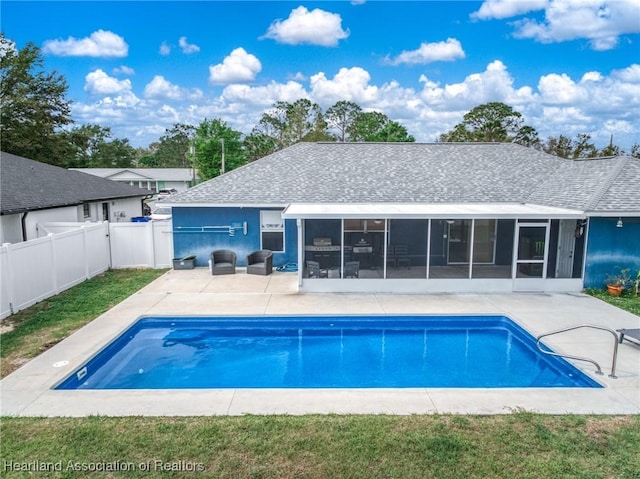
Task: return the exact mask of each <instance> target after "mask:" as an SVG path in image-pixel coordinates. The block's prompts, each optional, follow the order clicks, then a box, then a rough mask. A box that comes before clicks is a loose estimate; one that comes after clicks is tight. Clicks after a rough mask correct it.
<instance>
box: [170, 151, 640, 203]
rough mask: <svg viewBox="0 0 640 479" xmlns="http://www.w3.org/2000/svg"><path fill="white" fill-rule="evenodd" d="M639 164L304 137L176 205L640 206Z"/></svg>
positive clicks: (175, 198) (192, 191) (182, 197)
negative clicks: (621, 197) (307, 139)
mask: <svg viewBox="0 0 640 479" xmlns="http://www.w3.org/2000/svg"><path fill="white" fill-rule="evenodd" d="M639 165H640V160H638V159H636V158H631V157H618V158H608V159H601V160H588V161H587V160H585V161H570V160H565V159H561V158H558V157H555V156H552V155H548V154H546V153H543V152H540V151H537V150H534V149H531V148H526V147H523V146H520V145H517V144H510V143H434V144H427V143H298V144H296V145H293V146H291V147H289V148H286V149H283V150H281V151H278V152H276V153H274V154H272V155H269V156H266V157H264V158H262V159H260V160H257V161H255V162H253V163H249V164H248V165H245V166H243V167H241V168H237V169H235V170H232V171H230V172H228V173H226V174H224V175H222V176H219V177H217V178H214V179H211V180H209V181H207V182H204V183H201V184H200V185H198V186H195V187H193V188H191V189H189V190H187V191H185V192H182V193H179V194H177V195H174V196H172V197H171V200H170V203H171V204H173V205H176V206H180V205H202V206H205V205H220V206H224V205H263V206H267V205H274V206H276V205H278V206H283V205H288V204H292V203H311V204H313V203H317V204H340V203H368V204H378V203H398V204H409V203H421V204H436V203H475V204H481V203H531V204H540V205H546V206H554V207H562V208H574V209H580V210H591V211H597V210H609V209H615V210H616V211H618V210H620V208H631V209H632V210H633V209H634V208H635V210H634V211H637V210H638V206H637V205H638V204H639V201H640V197H639V195H640V193H639V191H640V188H638V187H637V185H638V181H640V180H639V170H638V167H639ZM611 167H613V168H611ZM634 186H635V188H634ZM618 191H620V192H624V203H625V204H624V205H622V206H621V205H620V203H619V202H618V201H616V192H618Z"/></svg>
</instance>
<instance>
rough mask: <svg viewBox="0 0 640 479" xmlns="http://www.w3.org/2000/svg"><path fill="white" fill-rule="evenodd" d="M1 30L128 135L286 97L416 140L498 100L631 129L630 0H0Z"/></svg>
mask: <svg viewBox="0 0 640 479" xmlns="http://www.w3.org/2000/svg"><path fill="white" fill-rule="evenodd" d="M2 31H3V32H4V33H5V35H6V37H7V38H8V39H10V40H13V41H14V42H15V44H16V46H17V48H22V47H24V45H25V44H26V43H27V42H33V43H35V44H36V45H37V46H38V47H40V48H41V49H42V52H43V54H44V57H45V68H46V69H47V70H48V71H51V70H56V71H57V72H59V73H61V74H63V75H64V76H65V78H66V80H67V82H68V84H69V92H68V96H69V98H70V99H71V100H72V101H73V109H72V115H73V118H74V120H75V121H76V124H86V123H97V124H99V125H101V126H104V127H110V128H111V129H112V132H113V133H114V135H115V136H116V137H119V138H129V140H130V142H131V144H132V145H134V146H147V145H148V144H149V143H151V142H153V141H155V140H157V139H158V138H159V137H160V136H161V135H162V134H163V133H164V131H165V129H166V128H170V127H171V126H172V125H173V124H174V123H188V124H194V125H197V124H198V123H200V122H201V121H202V120H203V119H205V118H208V119H213V118H221V119H223V120H224V121H226V122H227V123H228V124H229V125H230V126H231V127H233V128H235V129H237V130H240V131H242V132H243V133H249V132H250V131H251V129H252V127H253V126H255V125H256V124H257V123H258V121H259V119H260V117H261V115H262V113H263V112H265V111H267V110H268V109H269V108H270V107H271V106H272V105H273V104H274V103H275V102H276V101H290V102H292V101H295V100H297V99H299V98H308V99H310V100H312V101H314V102H316V103H318V104H319V105H320V106H321V107H322V108H323V109H327V108H328V107H330V106H331V105H333V104H334V103H336V102H337V101H339V100H349V101H353V102H355V103H357V104H359V105H360V106H361V107H363V108H364V109H365V110H377V111H382V112H383V113H385V114H386V115H387V116H389V117H390V118H392V119H393V120H396V121H399V122H400V123H402V124H403V125H405V126H406V127H407V129H408V130H409V133H410V134H412V135H413V136H415V137H416V139H417V140H418V141H424V142H428V141H435V140H436V138H437V137H438V135H439V134H441V133H443V132H446V131H449V130H450V129H451V128H452V127H453V126H454V125H455V124H456V123H459V122H460V121H461V120H462V116H463V115H464V114H465V113H466V112H467V111H469V110H471V109H472V108H473V107H475V106H477V105H479V104H482V103H486V102H489V101H500V102H504V103H507V104H509V105H511V106H512V107H513V108H515V109H516V110H518V111H519V112H521V113H522V114H523V116H524V119H525V122H526V123H527V124H529V125H531V126H533V127H535V128H536V129H537V130H538V132H539V134H540V136H541V138H543V139H546V138H547V137H548V136H558V135H560V134H563V135H565V136H569V137H571V138H574V137H575V135H577V134H580V133H588V134H590V135H591V136H592V140H593V141H594V142H595V143H596V146H598V147H603V146H605V145H606V144H607V143H608V141H609V137H610V135H611V134H613V135H614V143H616V144H617V145H619V146H621V147H622V148H624V149H626V150H627V151H629V150H630V149H631V146H632V145H633V144H635V143H640V113H639V112H640V1H639V0H615V1H602V0H518V1H511V0H487V1H485V2H459V1H439V2H438V1H411V2H397V1H371V0H368V1H353V2H349V1H332V2H303V1H298V2H285V1H261V2H249V1H232V2H214V1H196V2H171V1H161V2H150V1H141V2H129V1H117V2H108V1H93V2H82V1H73V2H59V1H46V2H32V1H19V2H12V1H3V2H2Z"/></svg>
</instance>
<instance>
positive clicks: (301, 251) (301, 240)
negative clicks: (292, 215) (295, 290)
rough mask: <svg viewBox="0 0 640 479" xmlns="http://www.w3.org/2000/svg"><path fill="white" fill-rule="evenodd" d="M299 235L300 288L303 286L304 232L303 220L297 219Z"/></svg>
mask: <svg viewBox="0 0 640 479" xmlns="http://www.w3.org/2000/svg"><path fill="white" fill-rule="evenodd" d="M296 227H297V230H298V231H297V233H298V287H301V286H302V270H303V269H304V263H303V260H304V258H303V254H304V232H303V231H302V219H301V218H296Z"/></svg>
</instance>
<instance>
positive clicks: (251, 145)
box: [245, 98, 333, 161]
mask: <svg viewBox="0 0 640 479" xmlns="http://www.w3.org/2000/svg"><path fill="white" fill-rule="evenodd" d="M301 141H333V137H332V136H331V135H330V134H329V133H328V131H327V123H326V121H325V120H324V116H323V114H322V109H321V108H320V106H319V105H318V104H316V103H312V102H311V101H309V100H307V99H306V98H301V99H300V100H296V101H295V102H293V103H289V102H286V101H279V102H276V103H275V104H274V105H273V109H272V110H271V111H269V112H267V113H264V114H263V115H262V118H260V122H259V123H258V125H256V126H255V127H254V128H253V130H252V131H251V134H249V135H248V136H247V137H246V138H245V147H246V150H247V154H248V157H249V158H250V159H251V161H253V160H256V159H258V158H261V157H263V156H266V155H269V154H271V153H274V152H276V151H278V150H281V149H283V148H286V147H288V146H291V145H294V144H296V143H299V142H301Z"/></svg>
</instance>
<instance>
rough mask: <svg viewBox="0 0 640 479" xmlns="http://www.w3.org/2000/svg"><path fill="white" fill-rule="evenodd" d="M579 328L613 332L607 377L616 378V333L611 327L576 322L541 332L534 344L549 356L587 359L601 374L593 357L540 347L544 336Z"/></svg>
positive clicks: (578, 359) (579, 359)
mask: <svg viewBox="0 0 640 479" xmlns="http://www.w3.org/2000/svg"><path fill="white" fill-rule="evenodd" d="M580 328H592V329H600V330H602V331H608V332H610V333H611V334H613V337H614V338H615V341H614V346H613V361H612V363H611V374H609V377H610V378H613V379H617V377H618V376H616V362H617V361H618V333H616V332H615V331H614V330H613V329H609V328H606V327H604V326H596V325H595V324H578V325H576V326H569V327H568V328H562V329H557V330H555V331H549V332H548V333H544V334H541V335H540V336H538V337H537V338H536V346H537V347H538V349H539V350H540V351H541V352H543V353H544V354H549V355H550V356H559V357H561V358H569V359H575V360H576V361H587V362H589V363H591V364H593V365H594V366H595V367H596V368H597V371H596V374H599V375H602V374H603V373H602V368H601V367H600V365H599V364H598V363H597V362H595V361H594V360H593V359H589V358H583V357H580V356H572V355H570V354H559V353H554V352H553V351H545V350H544V349H542V348H541V347H540V340H541V339H542V338H544V337H546V336H551V335H553V334H558V333H564V332H567V331H572V330H574V329H580Z"/></svg>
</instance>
